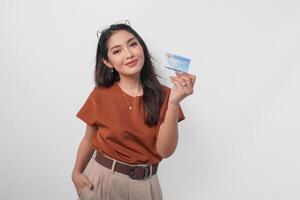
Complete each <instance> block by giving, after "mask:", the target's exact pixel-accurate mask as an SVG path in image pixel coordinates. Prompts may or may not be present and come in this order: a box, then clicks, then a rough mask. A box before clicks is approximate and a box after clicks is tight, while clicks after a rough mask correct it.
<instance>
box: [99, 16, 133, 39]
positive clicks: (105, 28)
mask: <svg viewBox="0 0 300 200" xmlns="http://www.w3.org/2000/svg"><path fill="white" fill-rule="evenodd" d="M118 24H125V25H128V26H131V24H130V22H129V20H120V21H117V22H115V23H113V24H111V25H109V26H105V27H103V28H101V29H99V30H98V31H97V38H98V39H99V38H100V35H101V34H102V33H103V32H105V31H107V30H108V29H109V28H110V27H111V26H113V25H118Z"/></svg>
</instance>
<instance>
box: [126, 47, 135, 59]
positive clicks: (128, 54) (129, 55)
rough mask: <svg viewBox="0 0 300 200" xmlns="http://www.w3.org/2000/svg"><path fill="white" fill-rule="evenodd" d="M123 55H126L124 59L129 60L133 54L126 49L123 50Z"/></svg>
mask: <svg viewBox="0 0 300 200" xmlns="http://www.w3.org/2000/svg"><path fill="white" fill-rule="evenodd" d="M125 53H126V54H125V55H126V58H131V57H132V56H133V53H132V52H131V50H130V49H128V48H126V49H125Z"/></svg>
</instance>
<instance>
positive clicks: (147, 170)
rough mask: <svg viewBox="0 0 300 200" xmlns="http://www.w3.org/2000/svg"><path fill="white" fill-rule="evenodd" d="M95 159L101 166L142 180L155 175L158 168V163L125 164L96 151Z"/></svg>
mask: <svg viewBox="0 0 300 200" xmlns="http://www.w3.org/2000/svg"><path fill="white" fill-rule="evenodd" d="M95 160H96V161H97V162H98V163H99V164H100V165H102V166H104V167H106V168H108V169H111V170H112V171H116V172H119V173H121V174H125V175H128V176H129V177H130V178H132V179H136V180H144V179H148V178H150V177H151V176H153V175H155V174H156V172H157V169H158V164H154V165H150V164H149V165H143V166H142V165H127V164H124V163H123V162H120V161H117V160H114V159H112V158H109V157H107V156H104V155H103V154H102V153H100V152H97V153H96V157H95Z"/></svg>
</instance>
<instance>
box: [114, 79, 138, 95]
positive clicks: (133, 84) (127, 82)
mask: <svg viewBox="0 0 300 200" xmlns="http://www.w3.org/2000/svg"><path fill="white" fill-rule="evenodd" d="M118 84H119V86H120V87H121V88H122V89H123V90H124V92H126V93H128V94H131V95H132V96H137V95H139V94H140V93H141V91H142V89H141V88H142V83H141V81H140V79H139V78H138V79H132V78H131V79H130V78H125V77H122V78H121V79H120V81H119V83H118Z"/></svg>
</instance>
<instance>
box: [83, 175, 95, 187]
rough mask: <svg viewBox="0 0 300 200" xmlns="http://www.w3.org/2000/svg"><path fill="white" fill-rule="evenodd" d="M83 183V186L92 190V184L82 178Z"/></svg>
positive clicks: (86, 178) (85, 178)
mask: <svg viewBox="0 0 300 200" xmlns="http://www.w3.org/2000/svg"><path fill="white" fill-rule="evenodd" d="M83 182H84V184H85V185H86V186H87V187H88V188H89V189H92V187H93V185H92V183H91V182H90V181H89V179H88V177H86V176H83Z"/></svg>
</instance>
